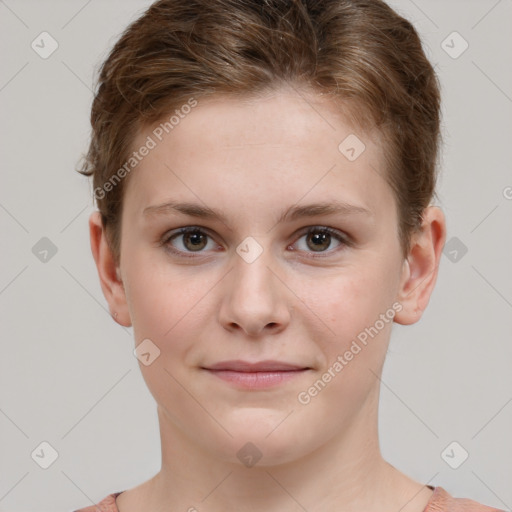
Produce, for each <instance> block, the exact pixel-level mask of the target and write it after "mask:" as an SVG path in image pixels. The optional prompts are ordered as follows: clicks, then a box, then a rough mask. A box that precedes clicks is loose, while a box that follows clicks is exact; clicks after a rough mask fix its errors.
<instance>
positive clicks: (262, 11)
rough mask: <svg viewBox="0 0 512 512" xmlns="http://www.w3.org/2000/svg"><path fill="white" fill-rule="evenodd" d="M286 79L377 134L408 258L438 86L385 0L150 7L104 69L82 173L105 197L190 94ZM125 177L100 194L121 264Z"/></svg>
mask: <svg viewBox="0 0 512 512" xmlns="http://www.w3.org/2000/svg"><path fill="white" fill-rule="evenodd" d="M284 83H287V84H294V85H296V86H299V87H301V88H308V89H311V90H313V91H317V92H319V93H322V94H324V95H325V94H327V95H329V97H332V98H333V100H335V101H336V102H337V103H339V104H340V108H343V109H344V112H345V113H347V112H348V113H349V114H350V115H349V118H350V121H351V122H352V123H354V124H355V125H356V126H357V127H359V128H360V129H362V130H364V131H368V130H370V129H379V133H380V135H381V136H382V140H383V141H384V143H383V151H384V153H385V159H386V176H385V179H386V180H387V181H388V183H389V185H390V186H391V187H392V189H393V191H394V195H395V198H396V202H397V210H398V214H399V226H398V233H399V239H400V243H401V247H402V252H403V255H404V257H406V256H407V255H408V254H409V250H410V236H411V234H412V232H413V231H414V230H416V229H418V228H419V227H420V226H421V221H422V214H423V211H424V209H425V208H426V207H427V206H428V205H429V203H430V201H431V199H432V196H433V195H434V193H435V184H436V178H437V164H438V148H439V144H440V142H441V134H440V87H439V82H438V78H437V76H436V74H435V72H434V69H433V67H432V65H431V63H430V62H429V60H428V59H427V57H426V55H425V53H424V51H423V49H422V45H421V41H420V38H419V36H418V34H417V32H416V30H415V29H414V27H413V26H412V24H411V23H410V22H409V21H407V20H406V19H404V18H403V17H401V16H400V15H398V14H397V13H396V12H395V11H394V10H393V9H391V7H389V6H388V5H387V4H386V3H384V2H383V1H381V0H160V1H157V2H155V3H154V4H152V5H151V6H150V7H149V8H148V10H147V11H146V12H145V13H144V14H143V15H142V16H141V17H140V18H139V19H137V20H136V21H135V22H133V23H132V24H131V25H130V26H129V27H128V28H127V29H126V30H125V31H124V33H123V34H122V36H121V37H120V39H119V40H118V42H117V43H116V44H115V46H114V47H113V49H112V50H111V52H110V54H109V56H108V57H107V59H106V60H105V62H104V63H103V64H102V66H101V68H100V73H99V79H98V88H97V92H96V95H95V98H94V101H93V104H92V111H91V125H92V136H91V142H90V146H89V149H88V152H87V154H86V156H85V160H84V163H83V165H82V167H81V169H79V172H81V173H82V174H85V175H87V176H91V175H92V176H93V187H94V189H95V190H104V187H105V184H107V182H108V181H109V180H110V179H112V177H113V176H114V174H115V173H116V172H117V171H118V170H119V169H120V167H121V166H122V165H123V163H125V162H126V160H127V158H129V154H130V149H131V145H132V144H133V141H134V139H135V137H136V135H137V134H138V133H139V130H141V129H143V128H144V127H146V126H148V125H149V124H150V123H153V122H155V121H158V120H159V119H162V118H163V117H164V116H165V115H168V114H169V112H171V111H172V110H173V109H174V108H176V107H178V106H180V105H182V104H184V103H186V102H187V100H190V98H191V97H193V98H200V97H204V96H210V95H214V94H219V93H220V94H224V95H226V94H227V95H236V96H244V95H245V96H247V95H254V94H258V93H260V92H264V91H269V90H273V89H274V88H277V87H278V86H279V85H282V84H284ZM338 100H339V101H338ZM341 102H343V104H342V103H341ZM343 105H344V106H343ZM347 109H349V110H347ZM340 142H341V141H340ZM127 179H128V178H125V179H123V180H120V181H119V183H116V184H115V185H116V186H113V187H108V193H102V194H95V196H96V201H97V205H98V209H99V210H100V212H101V216H102V221H103V225H104V227H105V229H106V231H107V234H108V238H109V243H110V245H111V248H112V250H113V253H114V256H115V257H116V259H117V261H119V258H120V252H119V251H120V231H121V229H120V228H121V226H120V224H121V223H120V220H121V213H122V204H123V189H124V186H125V184H126V180H127ZM99 195H101V196H102V197H98V196H99Z"/></svg>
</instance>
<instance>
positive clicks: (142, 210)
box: [81, 0, 493, 512]
mask: <svg viewBox="0 0 512 512" xmlns="http://www.w3.org/2000/svg"><path fill="white" fill-rule="evenodd" d="M91 121H92V128H93V132H92V133H93V137H92V141H91V145H90V148H89V153H88V155H87V161H86V164H85V166H84V169H82V172H83V173H84V174H87V175H90V176H92V177H93V182H94V191H95V198H96V200H97V204H98V209H99V211H98V212H95V213H93V214H92V215H91V218H90V236H91V247H92V251H93V255H94V258H95V261H96V265H97V268H98V273H99V277H100V281H101V286H102V289H103V292H104V294H105V297H106V299H107V301H108V303H109V306H110V309H111V312H112V316H113V317H114V318H115V320H116V321H117V322H118V323H120V324H121V325H123V326H133V330H134V335H135V344H136V349H135V353H136V355H137V357H138V358H139V361H140V363H141V365H140V367H141V371H142V374H143V377H144V379H145V381H146V383H147V385H148V388H149V390H150V392H151V393H152V395H153V396H154V398H155V400H156V402H157V406H158V409H157V410H158V418H159V426H160V435H161V444H162V467H161V470H160V472H159V473H158V474H157V475H155V476H154V477H153V478H151V479H150V480H148V481H147V482H144V483H142V484H141V485H139V486H137V487H135V488H133V489H130V490H125V491H123V492H115V493H112V494H111V495H109V496H107V497H106V498H105V499H104V500H102V501H101V502H100V503H99V504H98V506H97V507H98V508H99V509H100V510H105V511H119V512H135V511H140V510H145V511H148V512H157V511H163V510H189V511H193V510H205V511H220V510H250V511H273V510H276V511H277V510H279V511H280V512H283V511H292V510H307V511H309V512H313V511H331V510H332V511H334V510H336V511H348V510H350V511H351V512H354V511H360V512H363V511H364V512H381V511H382V512H383V511H390V510H396V511H398V510H400V511H402V512H421V511H428V512H433V511H434V510H450V511H452V510H461V511H462V510H463V511H482V512H485V511H491V510H493V509H491V508H489V507H486V506H483V505H480V504H478V503H476V502H474V501H471V500H469V499H456V498H454V497H452V496H451V495H450V494H449V493H448V492H447V491H446V490H445V489H443V488H442V487H435V488H434V487H432V486H429V485H424V484H422V483H421V482H417V481H415V480H413V479H411V478H410V477H408V476H407V475H405V474H403V473H401V472H400V471H398V470H397V469H396V468H394V467H393V466H392V465H391V464H389V463H388V462H386V461H385V460H384V459H383V457H382V455H381V453H380V448H379V440H378V425H377V423H378V422H377V419H378V399H379V390H380V387H379V383H380V379H379V377H380V375H381V372H382V368H383V364H384V361H385V355H386V351H387V347H388V344H389V340H390V335H391V328H392V324H393V322H397V323H399V324H403V325H409V324H413V323H415V322H417V321H418V320H419V319H420V318H421V315H422V313H423V311H424V310H425V308H426V307H427V304H428V302H429V298H430V295H431V293H432V290H433V288H434V285H435V282H436V278H437V268H438V265H439V262H440V257H441V251H442V248H443V245H444V242H445V237H446V227H445V220H444V215H443V213H442V211H441V210H440V209H439V208H438V207H436V206H433V205H432V204H431V201H432V198H433V195H434V191H435V183H436V174H437V159H438V153H439V143H440V131H439V123H440V95H439V85H438V80H437V77H436V75H435V73H434V70H433V68H432V66H431V64H430V63H429V61H428V60H427V58H426V56H425V54H424V52H423V50H422V47H421V42H420V40H419V37H418V35H417V33H416V31H415V30H414V28H413V27H412V25H411V24H410V23H409V22H408V21H406V20H405V19H403V18H402V17H400V16H399V15H398V14H397V13H395V12H394V11H393V10H392V9H391V8H390V7H389V6H387V5H386V4H385V3H384V2H382V1H380V0H371V1H370V0H319V1H302V2H301V1H298V0H296V1H284V0H283V1H280V0H267V1H265V2H260V1H249V0H215V1H212V0H196V1H190V2H188V1H187V2H184V1H180V0H162V1H159V2H156V3H154V4H153V5H152V6H151V7H150V8H149V9H148V10H147V12H146V13H144V15H143V16H142V17H141V18H139V19H138V20H137V21H135V22H134V23H133V24H132V25H131V26H130V27H128V29H127V30H126V31H125V33H124V34H123V35H122V37H121V38H120V40H119V41H118V42H117V44H116V45H115V47H114V48H113V50H112V52H111V53H110V55H109V57H108V58H107V60H106V61H105V63H104V64H103V67H102V69H101V74H100V78H99V88H98V92H97V94H96V97H95V99H94V103H93V107H92V115H91ZM97 507H95V506H93V507H88V508H84V509H81V510H82V512H85V511H86V512H89V511H92V510H97Z"/></svg>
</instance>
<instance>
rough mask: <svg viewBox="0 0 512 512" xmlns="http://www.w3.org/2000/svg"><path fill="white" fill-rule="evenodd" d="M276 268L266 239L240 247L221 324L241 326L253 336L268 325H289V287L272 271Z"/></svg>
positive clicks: (234, 261)
mask: <svg viewBox="0 0 512 512" xmlns="http://www.w3.org/2000/svg"><path fill="white" fill-rule="evenodd" d="M267 240H269V238H267ZM275 266H276V265H275V264H274V260H273V258H272V252H271V250H270V248H269V247H268V246H267V245H266V244H265V243H264V239H260V241H259V242H257V241H256V240H255V239H254V238H251V237H248V238H246V239H245V240H244V241H242V243H240V244H239V246H238V247H237V248H236V254H234V255H233V269H232V272H230V277H229V280H228V288H229V289H228V290H227V293H226V294H224V298H223V303H222V307H221V321H222V322H223V324H224V325H225V326H226V327H231V328H232V327H233V326H234V325H238V326H239V327H240V328H241V329H243V330H245V331H246V332H247V333H248V334H253V335H254V334H257V333H259V332H261V330H263V329H264V328H265V327H266V326H271V327H272V328H274V329H276V328H278V327H281V328H282V327H283V326H284V325H285V324H287V322H288V321H289V313H288V307H287V296H286V287H285V286H283V284H282V283H281V282H280V280H279V279H278V278H277V277H276V276H275V275H274V272H273V271H272V270H271V268H272V267H275Z"/></svg>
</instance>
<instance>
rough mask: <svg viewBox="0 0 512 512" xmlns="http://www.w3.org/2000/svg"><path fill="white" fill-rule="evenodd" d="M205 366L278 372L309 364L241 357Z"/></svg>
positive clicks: (218, 368)
mask: <svg viewBox="0 0 512 512" xmlns="http://www.w3.org/2000/svg"><path fill="white" fill-rule="evenodd" d="M203 368H205V369H206V370H231V371H235V372H269V371H273V372H277V371H292V370H307V369H309V367H307V366H301V365H296V364H290V363H284V362H282V361H272V360H266V361H258V362H255V363H250V362H248V361H241V360H239V359H237V360H233V361H221V362H220V363H215V364H213V365H211V366H207V367H203Z"/></svg>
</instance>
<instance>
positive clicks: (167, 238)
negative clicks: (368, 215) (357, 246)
mask: <svg viewBox="0 0 512 512" xmlns="http://www.w3.org/2000/svg"><path fill="white" fill-rule="evenodd" d="M188 233H198V234H202V235H206V236H207V237H209V238H212V237H211V236H210V235H209V234H208V233H207V232H206V231H204V229H202V228H200V227H198V226H187V227H184V228H179V229H178V230H174V231H172V232H170V233H167V234H166V235H164V237H163V238H162V240H161V242H160V244H159V245H160V246H165V248H166V250H168V251H169V252H171V253H173V254H175V255H178V256H180V257H184V258H197V257H198V256H196V255H194V252H193V251H188V253H187V252H185V251H180V250H177V249H175V248H174V247H173V246H172V245H171V244H170V242H171V240H173V239H174V238H177V237H179V236H180V235H185V234H188ZM311 233H322V234H329V235H331V236H333V237H334V238H335V239H336V240H338V241H339V242H340V244H341V245H340V246H339V247H337V248H336V249H332V250H330V251H320V252H318V253H315V252H314V251H307V252H308V254H310V255H311V256H312V257H313V258H325V257H327V256H330V255H331V254H332V253H337V252H339V251H341V250H343V249H344V248H345V247H351V246H352V242H351V241H350V240H349V239H348V237H347V236H344V235H343V234H342V233H341V232H340V231H338V230H336V229H333V228H330V227H327V226H310V227H309V228H308V229H307V230H306V231H303V232H301V233H300V235H299V238H298V239H297V240H299V239H300V238H302V237H303V236H304V235H309V234H311ZM201 252H203V251H197V253H198V254H200V253H201Z"/></svg>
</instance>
